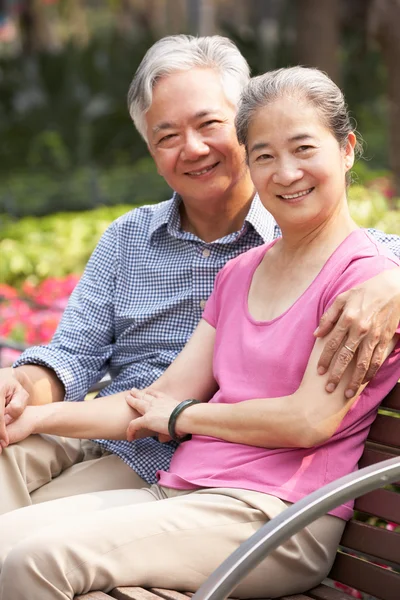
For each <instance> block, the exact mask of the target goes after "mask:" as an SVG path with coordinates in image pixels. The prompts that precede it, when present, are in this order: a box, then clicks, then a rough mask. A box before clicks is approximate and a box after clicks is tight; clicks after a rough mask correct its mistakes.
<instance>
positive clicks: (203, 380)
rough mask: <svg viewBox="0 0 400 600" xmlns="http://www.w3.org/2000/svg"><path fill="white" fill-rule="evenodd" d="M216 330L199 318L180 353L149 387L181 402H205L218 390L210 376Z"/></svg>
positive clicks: (211, 374) (212, 376) (211, 373)
mask: <svg viewBox="0 0 400 600" xmlns="http://www.w3.org/2000/svg"><path fill="white" fill-rule="evenodd" d="M214 343H215V328H214V327H212V326H211V325H210V324H209V323H207V321H205V320H204V319H201V321H200V323H199V324H198V325H197V327H196V329H195V330H194V332H193V334H192V336H191V338H190V339H189V341H188V343H187V344H186V346H185V347H184V348H183V350H182V352H180V354H179V355H178V356H177V357H176V359H175V360H174V361H173V362H172V363H171V365H170V366H169V367H168V369H167V370H166V371H165V372H164V373H163V375H161V377H159V379H157V381H155V382H154V383H153V384H152V385H151V389H152V390H157V391H160V392H164V393H165V394H168V395H169V396H173V397H174V398H175V399H176V400H178V401H179V402H181V401H182V400H186V398H196V399H197V400H201V401H202V402H207V401H208V400H210V398H211V397H212V396H213V395H214V394H215V392H216V391H217V389H218V386H217V383H216V381H215V379H214V374H213V353H214Z"/></svg>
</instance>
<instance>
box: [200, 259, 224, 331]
mask: <svg viewBox="0 0 400 600" xmlns="http://www.w3.org/2000/svg"><path fill="white" fill-rule="evenodd" d="M223 270H224V269H222V271H223ZM222 271H220V272H219V273H217V276H216V278H215V281H214V287H213V291H212V292H211V295H210V296H209V298H208V300H207V303H206V305H205V307H204V310H203V314H202V315H201V318H202V319H204V320H205V321H207V323H208V324H209V325H211V327H214V328H216V327H217V322H218V312H219V311H218V306H219V302H218V298H219V292H220V284H221V273H222Z"/></svg>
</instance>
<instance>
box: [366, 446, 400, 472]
mask: <svg viewBox="0 0 400 600" xmlns="http://www.w3.org/2000/svg"><path fill="white" fill-rule="evenodd" d="M399 454H400V449H399V450H397V448H390V446H382V445H380V444H374V443H373V442H371V443H369V444H367V445H366V447H365V450H364V452H363V455H362V457H361V458H360V462H359V463H358V467H359V469H363V468H364V467H368V466H369V465H375V464H376V463H378V462H380V461H381V460H388V459H389V458H394V457H395V456H398V455H399Z"/></svg>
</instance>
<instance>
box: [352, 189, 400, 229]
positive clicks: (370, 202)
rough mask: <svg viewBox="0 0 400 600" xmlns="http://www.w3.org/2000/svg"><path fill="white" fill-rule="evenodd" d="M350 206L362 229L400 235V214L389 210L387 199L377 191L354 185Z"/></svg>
mask: <svg viewBox="0 0 400 600" xmlns="http://www.w3.org/2000/svg"><path fill="white" fill-rule="evenodd" d="M349 206H350V212H351V215H352V217H353V219H354V220H355V221H356V223H357V224H358V225H360V227H373V228H375V229H380V230H381V231H385V232H386V233H396V234H397V235H400V212H399V211H397V210H388V204H387V200H386V198H385V197H384V195H383V194H382V193H381V192H379V191H378V190H377V189H373V188H367V187H363V186H361V185H352V186H351V187H350V190H349Z"/></svg>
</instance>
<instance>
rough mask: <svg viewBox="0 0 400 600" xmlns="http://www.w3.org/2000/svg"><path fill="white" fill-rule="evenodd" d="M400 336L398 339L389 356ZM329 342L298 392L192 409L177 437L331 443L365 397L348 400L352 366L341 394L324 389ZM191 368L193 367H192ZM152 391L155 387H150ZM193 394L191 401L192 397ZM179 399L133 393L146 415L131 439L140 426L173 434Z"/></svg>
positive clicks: (316, 351)
mask: <svg viewBox="0 0 400 600" xmlns="http://www.w3.org/2000/svg"><path fill="white" fill-rule="evenodd" d="M397 339H398V336H395V338H393V340H392V343H391V346H390V348H388V350H387V355H388V354H389V353H390V352H391V351H392V349H393V348H394V345H395V343H396V341H397ZM324 343H325V341H322V340H317V341H316V342H315V345H314V348H313V351H312V353H311V356H310V359H309V362H308V365H307V368H306V371H305V374H304V377H303V380H302V382H301V384H300V386H299V388H298V390H297V391H296V392H295V393H294V394H292V395H290V396H283V397H279V398H257V399H251V400H245V401H243V402H238V403H236V404H197V405H193V406H190V407H189V408H188V409H186V410H185V411H184V412H182V413H181V415H180V416H179V417H178V419H177V421H176V433H177V435H185V434H188V433H190V434H197V435H208V436H212V437H217V438H220V439H223V440H226V441H229V442H234V443H241V444H248V445H251V446H261V447H265V448H281V447H311V446H315V445H317V444H320V443H323V442H324V441H326V440H327V439H329V438H330V437H331V436H332V435H333V434H334V433H335V431H336V429H337V428H338V426H339V424H340V423H341V421H342V419H343V418H344V416H345V415H346V413H347V412H348V410H349V409H350V407H351V406H352V404H353V403H354V401H355V399H356V398H357V396H358V395H359V394H360V393H361V391H362V389H363V388H364V387H365V385H363V386H360V388H359V389H358V390H357V394H356V395H355V396H354V397H353V398H351V399H347V398H346V397H345V395H344V391H345V389H346V386H347V384H348V382H349V379H350V377H351V365H350V368H349V369H347V370H346V372H345V373H344V376H343V378H342V380H341V382H340V383H339V385H338V386H337V388H336V390H335V391H334V392H332V393H328V392H327V391H326V389H325V386H326V380H327V377H328V375H324V376H322V377H321V376H319V375H318V374H317V364H318V358H319V355H320V352H321V348H322V346H323V344H324ZM188 366H190V365H188ZM150 390H151V388H150ZM193 396H194V395H191V394H188V395H187V396H186V397H193ZM181 400H182V398H179V399H175V398H173V397H171V396H170V395H167V394H162V393H160V392H155V393H154V394H152V393H151V391H150V393H149V394H146V393H143V392H142V393H139V394H135V393H133V394H131V395H130V397H128V401H129V404H130V406H132V407H134V408H135V409H137V410H138V412H140V413H141V414H142V417H141V418H140V419H138V420H136V421H133V422H132V423H131V424H130V426H129V435H130V438H131V439H132V438H133V437H136V432H138V431H140V426H141V425H142V424H143V426H146V427H149V428H151V429H155V430H156V431H159V432H160V433H162V434H166V433H168V419H169V415H170V414H171V411H172V410H173V408H174V406H176V404H177V403H178V402H179V401H181Z"/></svg>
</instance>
